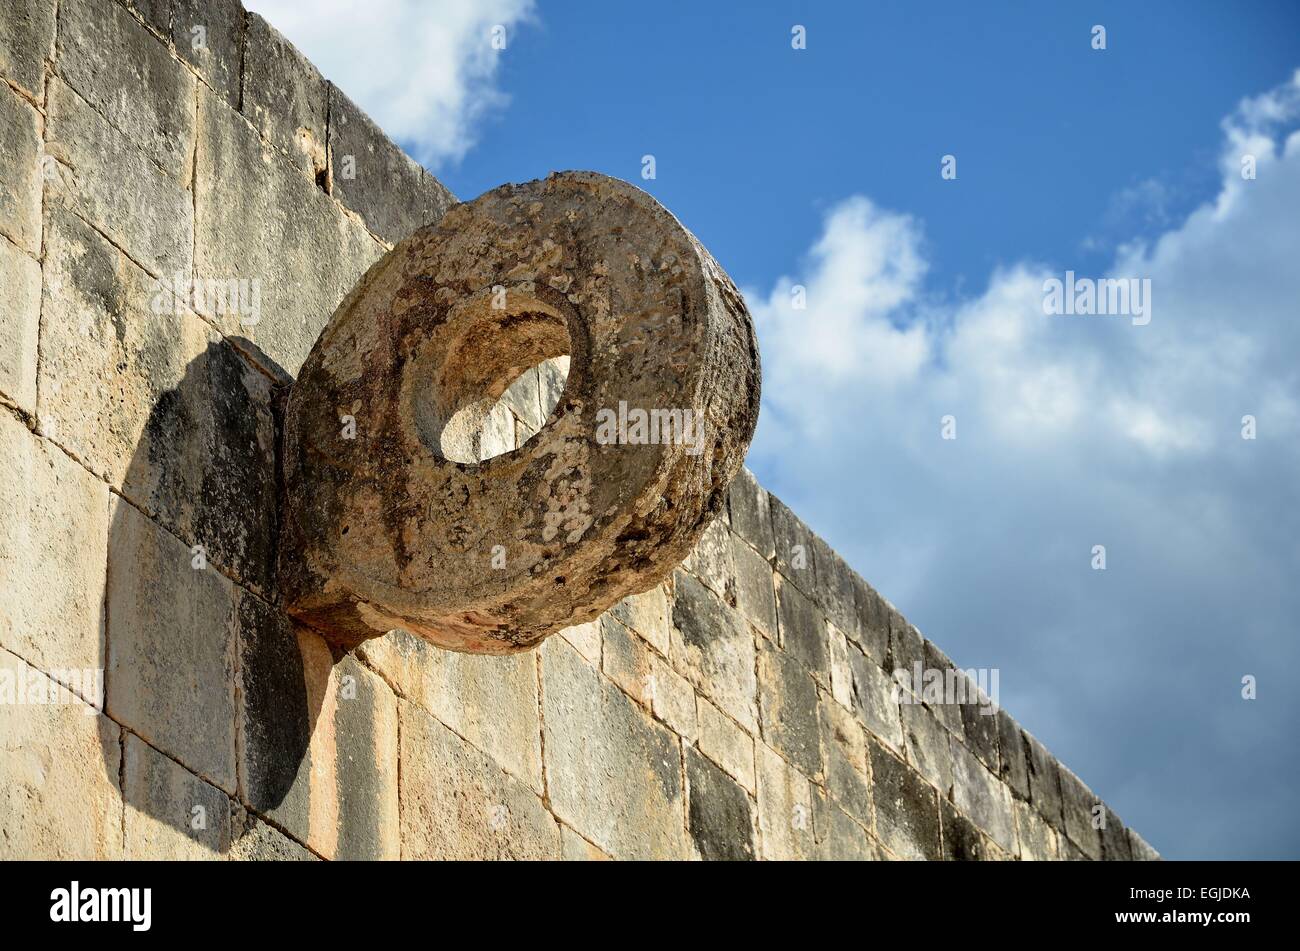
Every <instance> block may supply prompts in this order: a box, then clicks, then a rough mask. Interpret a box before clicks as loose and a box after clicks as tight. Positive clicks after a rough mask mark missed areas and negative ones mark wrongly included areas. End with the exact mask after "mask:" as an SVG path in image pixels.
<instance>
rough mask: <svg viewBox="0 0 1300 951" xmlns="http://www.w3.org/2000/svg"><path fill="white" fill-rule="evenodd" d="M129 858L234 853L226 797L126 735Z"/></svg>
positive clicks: (124, 788)
mask: <svg viewBox="0 0 1300 951" xmlns="http://www.w3.org/2000/svg"><path fill="white" fill-rule="evenodd" d="M124 748H125V752H126V761H125V766H124V768H123V770H122V782H123V786H122V799H123V801H124V802H125V803H126V820H125V823H124V826H125V839H124V843H125V856H124V857H125V858H130V859H145V858H147V859H155V860H156V859H162V860H165V861H178V860H193V859H220V858H223V857H224V856H225V854H226V853H227V852H229V851H230V800H229V799H227V798H226V795H225V793H223V792H222V791H221V790H219V789H217V788H216V787H214V786H211V785H209V784H208V783H205V782H204V781H203V780H201V779H199V777H197V776H195V775H194V774H193V773H191V772H189V771H188V770H186V769H185V768H183V767H181V766H179V765H177V764H176V763H175V762H173V761H172V760H170V759H168V758H167V757H165V756H163V755H162V754H161V753H159V752H158V751H157V750H155V749H153V748H152V747H151V746H149V744H147V743H145V742H143V741H142V740H140V738H139V737H136V736H133V735H131V734H130V733H128V734H126V737H125V744H124Z"/></svg>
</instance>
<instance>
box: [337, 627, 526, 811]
mask: <svg viewBox="0 0 1300 951" xmlns="http://www.w3.org/2000/svg"><path fill="white" fill-rule="evenodd" d="M360 654H361V657H362V658H364V659H365V661H366V663H368V664H370V665H371V666H372V667H374V668H375V669H376V670H378V671H379V672H380V673H381V674H382V675H383V676H384V677H385V679H387V680H388V681H389V682H390V683H392V684H393V685H394V687H395V688H396V689H397V690H398V692H399V693H400V694H401V695H402V696H403V697H405V698H406V699H408V700H411V701H412V702H414V703H416V704H419V705H420V706H421V707H423V708H424V709H425V710H426V711H427V712H429V713H431V714H432V715H433V716H435V717H437V718H438V719H439V720H441V721H442V722H443V723H445V724H446V725H447V726H449V727H451V729H452V730H454V731H455V732H456V733H457V734H458V735H460V736H462V737H464V738H465V739H466V740H468V741H469V742H470V743H471V744H473V745H474V746H476V747H477V748H478V749H480V750H482V751H483V752H484V753H487V754H488V755H489V756H491V757H492V758H493V759H494V760H496V762H497V765H498V766H500V767H501V768H502V769H503V770H505V771H506V772H507V773H509V774H510V775H511V776H513V777H515V778H516V779H518V780H519V781H520V782H522V783H524V784H525V785H527V786H528V787H529V788H530V789H532V790H533V791H534V792H536V793H539V794H540V793H541V791H542V749H541V742H542V740H541V731H542V728H541V722H540V719H539V713H538V700H537V658H536V656H535V655H533V654H520V655H518V656H514V657H499V658H487V657H476V656H473V655H470V654H457V653H453V652H451V651H444V650H440V649H438V648H436V647H434V646H433V645H431V644H429V643H427V642H426V641H424V640H421V639H420V638H418V637H416V636H414V635H413V634H409V633H407V632H406V631H393V632H392V633H390V634H388V635H386V636H384V637H378V638H375V639H373V640H371V641H368V642H367V643H366V644H365V645H363V646H362V648H361V651H360Z"/></svg>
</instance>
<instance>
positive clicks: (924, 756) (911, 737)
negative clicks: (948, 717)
mask: <svg viewBox="0 0 1300 951" xmlns="http://www.w3.org/2000/svg"><path fill="white" fill-rule="evenodd" d="M899 711H900V712H901V713H902V716H903V739H904V742H905V743H906V746H907V760H908V762H909V763H911V764H912V766H913V767H914V768H915V769H916V770H917V771H918V772H919V773H920V774H921V775H922V776H924V777H925V778H926V779H927V780H929V781H930V784H931V785H933V786H934V787H935V788H936V789H938V790H939V795H940V796H942V797H944V798H946V797H947V796H948V793H949V790H951V789H952V751H951V750H950V749H949V743H950V742H951V741H950V739H949V737H950V734H949V733H948V731H947V730H945V729H944V728H943V725H942V724H941V723H940V722H939V720H938V718H937V717H936V716H935V715H934V712H933V711H931V710H930V709H929V708H928V707H926V706H924V705H923V704H920V703H904V704H900V705H899Z"/></svg>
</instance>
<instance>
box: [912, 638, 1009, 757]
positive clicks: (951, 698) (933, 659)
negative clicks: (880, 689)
mask: <svg viewBox="0 0 1300 951" xmlns="http://www.w3.org/2000/svg"><path fill="white" fill-rule="evenodd" d="M908 640H909V641H910V638H909V639H908ZM903 643H905V642H902V641H900V644H903ZM906 650H910V647H906V646H905V647H904V651H906ZM921 656H922V658H923V662H924V666H923V667H922V669H921V677H920V679H919V680H918V679H917V676H916V668H914V667H912V668H908V669H907V670H906V677H901V678H900V675H898V674H895V676H894V680H895V681H896V682H899V681H900V680H901V684H900V686H904V687H909V688H910V689H911V692H912V695H913V696H915V697H918V698H923V699H924V700H925V703H926V705H927V706H929V708H930V710H931V711H932V712H933V713H934V715H935V716H936V717H938V718H939V722H940V723H942V724H943V725H944V726H945V727H947V728H948V729H949V730H951V731H952V734H953V736H962V737H964V736H966V719H965V717H964V716H963V714H964V712H965V711H964V710H963V707H962V704H960V703H958V702H957V701H958V700H959V699H961V697H964V696H965V694H964V692H963V693H962V695H961V696H960V697H959V696H958V695H957V693H956V689H957V687H958V685H960V689H961V690H962V691H965V689H966V687H967V686H968V685H969V684H970V680H969V679H968V678H967V677H966V675H965V674H964V673H961V672H960V671H958V670H957V665H956V664H954V663H953V662H952V660H951V659H950V658H949V657H948V655H947V654H945V653H944V652H943V651H941V650H940V649H939V648H938V647H937V646H935V644H934V642H933V641H930V640H927V639H923V640H922V642H921ZM927 676H932V677H933V676H941V677H943V681H942V683H943V687H944V689H943V690H942V691H941V695H939V696H936V695H935V692H934V691H932V690H926V677H927ZM949 684H951V685H952V688H953V690H952V691H951V693H950V691H949ZM972 712H976V711H972ZM975 729H976V727H972V730H973V731H974V730H975ZM975 736H976V740H975V741H978V739H979V736H980V734H978V733H976V734H975ZM971 742H973V741H971V740H967V744H968V745H969V744H970V743H971ZM993 749H994V750H996V746H995V747H993ZM986 762H987V760H986Z"/></svg>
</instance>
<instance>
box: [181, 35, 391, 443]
mask: <svg viewBox="0 0 1300 951" xmlns="http://www.w3.org/2000/svg"><path fill="white" fill-rule="evenodd" d="M253 19H254V20H255V19H256V18H255V17H254V18H253ZM199 128H200V135H199V143H198V154H197V156H196V160H195V168H196V171H195V181H194V191H195V218H194V232H195V256H194V270H195V276H196V279H197V280H196V283H198V282H201V284H199V286H202V287H203V288H205V289H208V288H211V289H213V290H214V293H212V294H205V299H204V300H203V301H201V302H200V306H199V307H198V308H197V309H198V310H199V311H200V312H201V313H204V314H205V315H207V316H208V317H210V318H211V319H212V320H214V321H215V323H216V324H217V325H218V326H219V327H221V329H222V330H223V332H225V333H226V334H228V335H232V336H237V337H242V338H246V339H247V340H249V341H251V343H253V344H255V345H256V347H257V348H258V349H259V350H260V351H262V353H263V354H264V355H265V359H267V360H269V361H270V362H271V364H272V366H271V367H270V369H272V370H273V371H277V372H279V373H285V372H287V373H289V374H297V373H298V371H299V368H300V367H301V366H302V362H303V360H305V359H306V357H307V353H308V351H310V350H311V347H312V344H313V343H314V342H315V340H316V337H317V336H318V335H319V334H320V331H321V329H322V328H323V327H324V326H325V324H326V323H327V322H328V321H329V318H330V315H331V314H333V313H334V309H335V308H336V307H337V306H338V304H339V302H340V301H341V300H342V299H343V297H344V295H345V294H346V293H347V292H348V290H350V289H351V288H352V286H353V285H354V284H355V283H356V281H357V278H359V277H360V276H361V274H362V273H363V272H364V271H365V270H366V268H367V267H369V266H370V264H371V263H372V262H374V261H375V259H377V258H378V257H379V256H380V254H381V253H382V252H383V246H382V245H381V244H379V243H378V242H377V241H375V239H374V238H372V237H371V236H370V234H369V233H368V232H367V231H366V229H365V228H364V227H363V226H362V225H361V224H359V223H357V222H355V221H352V220H350V219H349V218H348V217H347V216H346V215H345V214H344V213H343V211H342V209H340V208H339V206H338V205H337V204H336V203H335V202H334V201H332V200H331V199H330V198H329V196H327V195H326V194H325V193H324V192H322V191H321V190H320V189H319V188H316V187H315V185H314V184H313V183H312V182H311V181H310V180H309V179H307V178H305V177H304V176H302V175H299V174H297V173H296V172H295V171H294V170H293V168H292V167H291V166H289V165H288V164H287V163H286V162H285V161H284V160H283V159H282V158H280V157H279V156H278V155H277V154H276V153H274V152H272V151H270V150H268V148H267V146H266V145H265V144H264V143H263V142H262V140H261V139H260V138H259V137H258V135H257V132H256V131H255V130H254V129H253V128H252V127H250V126H249V125H248V123H247V122H245V121H244V119H243V118H241V117H240V116H239V114H238V113H236V112H235V111H234V110H232V109H231V108H230V106H229V105H228V104H227V103H226V102H225V101H224V100H223V99H221V98H219V97H218V96H216V95H214V94H212V93H210V92H209V91H208V90H207V89H206V88H201V89H200V91H199ZM223 289H224V290H225V291H226V292H225V293H224V294H223V293H216V292H217V291H221V290H223ZM236 296H237V297H238V301H237V306H232V301H234V298H235V297H236ZM345 405H346V408H347V409H348V410H349V411H351V410H352V409H353V407H352V404H351V401H349V402H348V403H347V404H345ZM333 409H334V408H331V410H332V411H333ZM355 409H356V411H357V412H356V414H355V418H356V426H357V435H358V438H362V439H365V438H368V436H369V434H370V431H371V430H370V429H367V427H371V429H373V427H374V426H376V425H378V421H377V420H376V419H374V418H373V417H367V416H366V414H365V413H364V412H362V411H361V410H362V407H356V408H355ZM339 412H340V413H341V412H342V409H340V410H339ZM342 425H343V424H342V423H341V422H340V423H339V425H338V430H339V432H340V433H341V432H342ZM340 443H342V437H341V436H340Z"/></svg>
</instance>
